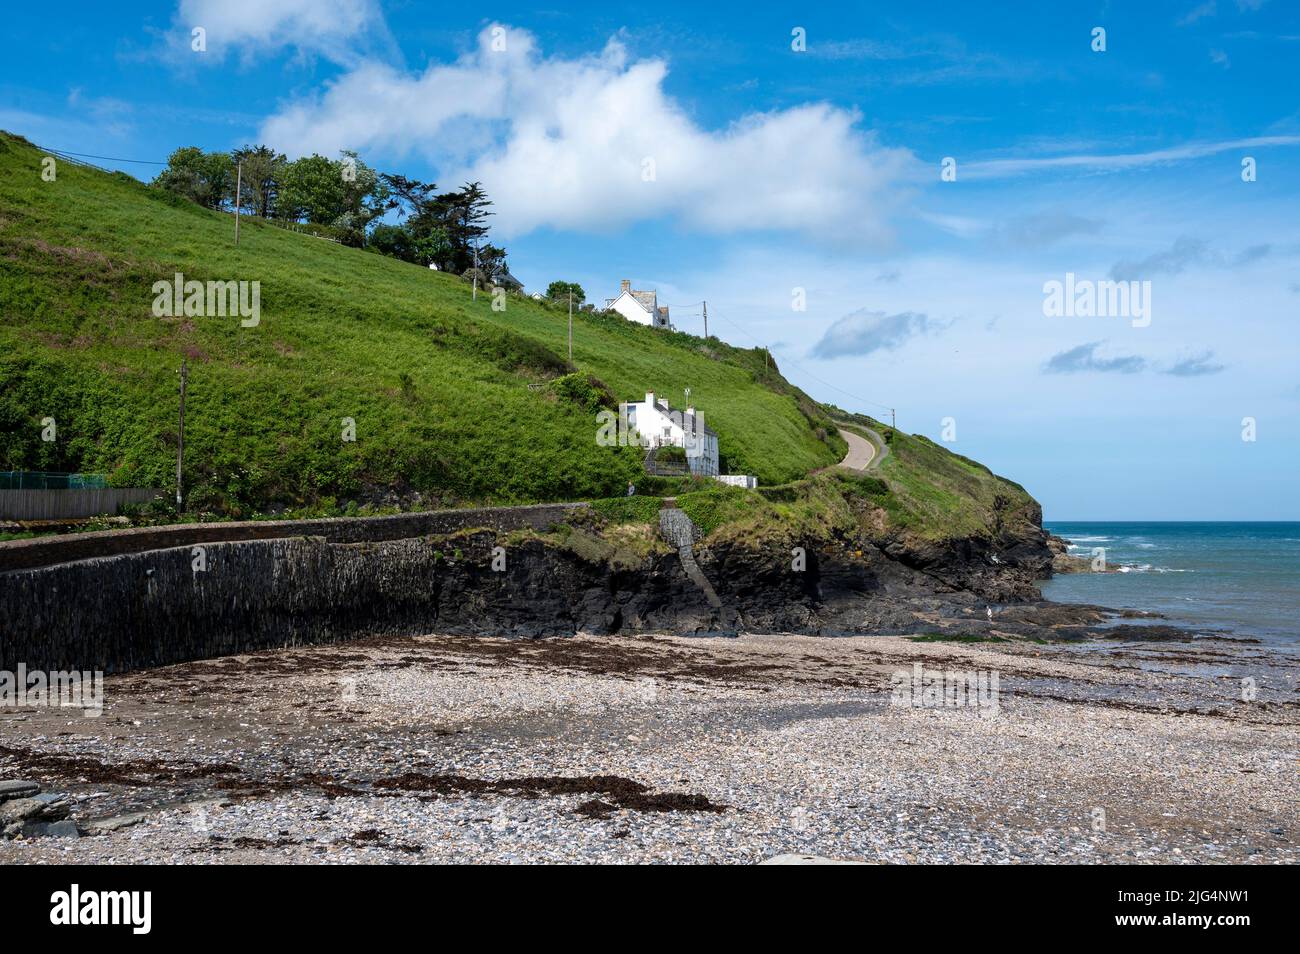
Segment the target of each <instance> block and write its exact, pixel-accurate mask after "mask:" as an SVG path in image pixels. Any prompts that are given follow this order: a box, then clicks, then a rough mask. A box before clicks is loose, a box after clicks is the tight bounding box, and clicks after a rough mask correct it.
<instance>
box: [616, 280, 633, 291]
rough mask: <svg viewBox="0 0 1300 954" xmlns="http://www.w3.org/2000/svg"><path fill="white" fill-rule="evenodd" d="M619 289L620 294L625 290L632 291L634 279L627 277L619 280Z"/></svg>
mask: <svg viewBox="0 0 1300 954" xmlns="http://www.w3.org/2000/svg"><path fill="white" fill-rule="evenodd" d="M618 290H619V293H620V294H622V293H623V292H630V291H631V290H632V279H630V278H625V279H623V280H622V281H621V282H619V283H618Z"/></svg>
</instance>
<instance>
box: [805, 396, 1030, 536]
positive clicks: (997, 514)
mask: <svg viewBox="0 0 1300 954" xmlns="http://www.w3.org/2000/svg"><path fill="white" fill-rule="evenodd" d="M826 410H827V411H828V412H829V413H830V414H831V416H832V417H833V418H834V419H835V420H836V421H839V422H842V424H843V426H845V428H846V429H847V430H852V431H855V432H856V433H861V434H863V436H866V435H865V433H864V429H868V428H869V429H871V430H873V431H875V432H876V433H877V434H880V435H883V436H884V437H885V438H886V440H887V442H888V447H889V453H888V455H886V456H885V457H884V459H883V460H881V462H880V466H879V468H878V469H877V470H875V471H873V472H872V476H870V477H866V478H864V479H863V481H862V482H861V483H862V493H863V495H865V496H867V497H869V498H870V499H871V501H872V502H873V503H874V504H875V505H876V506H878V507H880V508H881V509H882V510H884V511H885V513H886V514H887V515H888V518H889V523H890V524H891V525H892V526H893V527H896V528H899V529H904V530H908V531H911V532H913V533H916V534H919V535H921V536H924V537H930V538H936V539H939V538H958V537H977V536H983V535H985V534H987V533H990V532H992V533H996V532H998V531H1000V530H1001V529H1003V528H1004V527H1009V528H1014V527H1017V526H1024V525H1027V524H1032V525H1037V524H1038V523H1039V522H1040V521H1041V519H1042V514H1041V509H1040V507H1039V505H1038V502H1037V501H1036V500H1034V498H1033V497H1031V496H1030V495H1029V493H1028V491H1026V490H1025V488H1023V487H1021V486H1020V485H1019V484H1017V483H1015V482H1013V481H1010V480H1007V479H1006V478H1005V477H999V476H998V475H997V474H994V473H993V472H992V471H991V470H989V469H988V468H987V467H985V466H984V465H983V464H981V463H979V462H977V461H973V460H971V459H970V458H968V457H963V456H961V455H960V454H954V453H953V452H952V451H950V450H948V449H947V448H945V447H941V446H940V445H938V444H936V443H934V441H932V440H930V439H929V438H928V437H923V436H921V435H919V434H905V433H903V432H902V431H898V430H892V429H891V428H890V427H889V426H888V425H886V424H881V423H880V422H879V421H876V420H874V419H873V418H870V417H868V416H867V415H865V414H851V413H849V412H847V411H842V410H840V409H839V408H837V407H834V406H831V405H827V406H826ZM855 424H856V425H858V426H857V427H855V426H854V425H855ZM873 478H879V479H878V480H873ZM882 481H883V484H884V486H883V487H882V486H880V484H881V482H882Z"/></svg>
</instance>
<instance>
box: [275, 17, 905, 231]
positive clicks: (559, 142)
mask: <svg viewBox="0 0 1300 954" xmlns="http://www.w3.org/2000/svg"><path fill="white" fill-rule="evenodd" d="M498 29H504V28H499V27H498V26H497V25H495V24H494V25H492V26H489V27H487V28H485V29H484V30H483V32H482V33H481V34H480V36H479V43H478V47H477V49H475V50H474V51H473V52H472V53H469V54H467V55H466V56H464V57H462V58H461V59H460V60H458V61H457V62H455V63H453V64H435V65H431V66H430V67H428V68H427V69H426V70H425V71H424V72H423V73H420V74H409V73H406V72H404V71H401V70H397V69H394V68H392V67H389V66H385V65H380V64H377V63H373V62H371V63H366V64H363V65H361V66H359V67H357V68H356V69H354V70H352V71H351V72H349V73H347V74H345V75H344V76H343V77H341V78H340V79H338V80H337V81H335V82H333V83H331V84H329V86H327V88H326V89H325V91H324V92H323V93H322V94H321V95H319V96H317V97H313V98H309V99H307V100H301V101H298V102H295V103H292V104H290V105H288V106H286V107H285V108H284V109H282V110H281V112H280V113H279V114H277V115H276V116H273V117H272V118H271V119H269V120H268V121H267V122H266V123H265V125H264V126H263V129H262V133H261V135H262V138H263V139H264V140H265V141H267V142H269V143H273V144H274V145H275V146H276V148H278V149H282V150H284V151H286V152H289V153H291V154H299V153H309V152H313V151H315V152H321V153H327V154H329V153H334V152H336V151H337V150H338V149H341V148H345V147H346V148H355V149H359V150H374V149H378V150H382V151H386V152H390V153H393V154H396V155H403V154H407V153H410V152H416V153H419V154H421V155H423V156H424V157H425V158H426V159H428V160H429V161H430V162H431V163H432V164H434V165H435V166H436V167H437V168H438V169H439V170H440V178H441V180H442V181H444V182H446V183H447V184H453V183H455V182H458V181H460V180H462V179H478V180H482V182H483V183H484V187H485V188H486V189H487V191H488V193H489V194H490V195H491V196H492V197H493V199H494V200H495V202H496V209H497V218H496V220H495V221H494V226H495V227H496V229H497V230H499V231H500V232H501V233H502V234H503V235H505V236H507V237H509V236H511V235H519V234H521V233H525V232H528V231H531V230H533V229H536V228H539V227H543V226H552V227H558V228H576V229H605V228H619V227H624V226H627V225H630V224H633V223H636V222H641V221H647V220H651V219H656V218H661V217H671V218H674V219H676V220H677V221H680V222H681V223H683V224H685V225H687V226H689V227H692V228H695V229H699V230H703V231H707V232H713V233H727V232H740V231H749V230H780V231H790V232H798V233H803V234H805V235H809V236H814V237H818V238H825V239H827V240H831V241H838V242H843V241H853V242H866V243H883V242H887V241H888V240H889V239H890V237H891V229H890V225H889V220H890V216H891V214H892V213H893V211H894V210H895V209H897V208H898V206H899V203H900V201H901V200H902V199H903V190H901V189H900V185H901V183H902V182H903V181H904V180H906V179H907V178H908V177H909V172H910V170H911V167H912V165H913V163H914V162H915V160H914V158H913V156H912V154H911V153H910V152H909V151H907V150H904V149H891V148H885V147H882V146H881V145H879V144H878V143H877V142H876V139H875V136H874V135H873V134H872V133H870V132H866V131H862V130H861V129H859V128H858V122H859V118H860V117H859V116H858V115H857V114H855V113H853V112H850V111H847V110H844V109H840V108H838V107H835V106H831V105H828V104H824V103H813V104H806V105H801V106H796V107H793V108H790V109H784V110H778V111H773V112H766V113H752V114H748V115H745V116H742V117H740V118H738V119H737V120H736V121H734V122H733V123H732V124H730V125H729V126H728V127H726V128H724V129H720V130H708V129H704V128H702V127H700V126H699V125H698V124H697V123H696V122H695V121H694V120H693V119H692V118H691V117H690V116H689V115H688V114H687V112H686V110H685V109H684V108H683V107H682V106H681V105H679V104H678V103H677V102H676V101H675V100H673V99H672V98H671V97H669V96H668V95H667V94H666V93H665V92H664V88H663V84H664V78H665V76H666V75H667V72H668V66H667V64H666V63H665V62H664V61H662V60H659V59H648V60H633V59H631V58H630V57H629V55H628V51H627V49H626V48H625V47H624V45H623V44H622V43H620V42H618V41H617V40H611V41H610V42H609V43H608V44H607V45H606V47H605V48H604V50H602V51H601V52H600V53H598V54H593V55H588V56H582V57H578V58H574V59H563V58H560V57H552V58H547V57H545V56H543V55H542V54H541V53H540V51H539V50H538V49H537V47H536V44H535V42H534V40H533V37H532V36H531V35H530V34H529V33H527V32H526V31H522V30H516V29H506V30H505V32H504V34H494V31H496V30H498ZM494 35H495V36H497V37H499V38H500V37H504V40H505V50H496V49H494V48H493V39H494ZM647 160H649V161H650V162H652V163H653V178H652V180H651V181H646V174H647V170H648V169H650V164H649V163H648V162H647Z"/></svg>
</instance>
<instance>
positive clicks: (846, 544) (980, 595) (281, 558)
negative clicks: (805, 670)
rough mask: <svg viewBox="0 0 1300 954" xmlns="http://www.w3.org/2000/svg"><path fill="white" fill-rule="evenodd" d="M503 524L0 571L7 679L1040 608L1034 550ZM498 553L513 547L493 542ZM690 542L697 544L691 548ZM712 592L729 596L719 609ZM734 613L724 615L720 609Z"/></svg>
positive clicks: (914, 626) (1041, 548) (928, 626)
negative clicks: (439, 638)
mask: <svg viewBox="0 0 1300 954" xmlns="http://www.w3.org/2000/svg"><path fill="white" fill-rule="evenodd" d="M510 539H511V538H510V537H508V535H505V534H499V533H497V532H495V531H491V530H476V531H466V532H463V533H459V534H454V535H451V536H439V537H418V538H411V539H401V540H385V541H379V542H367V543H331V542H328V541H326V540H324V539H321V538H319V537H300V538H293V539H282V540H253V541H246V542H233V543H209V544H205V554H204V566H205V568H204V569H196V568H195V560H194V557H193V555H192V551H191V549H190V548H188V547H174V548H170V549H165V550H152V551H147V552H143V553H128V554H123V555H120V556H115V557H106V558H101V559H92V560H82V561H77V562H73V563H65V564H60V565H57V566H50V567H42V568H38V569H31V570H19V571H14V572H10V573H0V616H2V617H3V618H4V619H5V621H6V626H5V628H4V630H3V632H0V669H13V668H14V667H15V665H16V664H17V663H19V662H24V663H26V665H27V667H28V668H29V669H46V670H72V669H76V670H91V669H99V670H104V671H108V672H111V671H120V670H126V669H136V668H142V667H148V666H157V665H164V664H168V663H174V662H181V661H185V660H190V659H197V658H206V657H213V656H220V655H225V654H230V653H237V652H247V651H250V650H257V649H267V648H274V647H280V646H291V645H298V644H305V643H320V642H331V641H337V640H343V639H348V638H353V637H356V636H360V635H369V634H394V635H396V634H408V635H414V634H420V633H430V632H440V633H448V634H483V635H493V636H524V637H538V636H561V635H570V634H573V633H578V632H586V633H595V634H610V633H637V632H672V633H681V634H688V635H689V634H700V635H703V634H717V633H733V632H736V631H737V630H745V631H751V632H800V633H812V634H840V633H881V632H886V633H909V632H925V631H933V630H935V629H936V628H950V627H953V626H956V627H962V626H975V625H980V626H986V625H987V622H988V621H987V620H986V619H983V618H982V616H981V614H982V613H983V612H984V607H985V605H986V604H987V603H988V602H990V601H993V602H1009V601H1018V602H1025V601H1030V600H1033V599H1035V598H1036V596H1037V594H1036V591H1035V590H1034V589H1033V585H1032V581H1033V578H1034V576H1035V575H1039V574H1041V573H1042V572H1043V571H1044V570H1046V569H1047V568H1048V567H1049V566H1050V555H1049V554H1050V551H1048V550H1047V549H1046V546H1045V544H1042V543H1041V542H1040V541H1035V540H1033V539H1014V538H1007V539H1005V540H1003V541H1000V542H999V543H994V542H987V543H985V542H979V541H963V542H960V543H954V544H946V545H929V544H927V545H920V546H917V545H909V544H908V543H907V542H906V541H903V540H890V541H887V542H886V543H885V544H884V545H877V544H873V543H866V542H862V541H855V540H841V541H821V542H817V543H809V545H808V546H807V547H806V548H804V552H803V554H802V556H801V559H796V558H794V554H793V548H791V547H788V546H785V545H784V544H781V545H777V544H772V545H771V546H769V547H767V548H758V549H754V548H752V547H750V546H741V545H718V546H715V547H712V548H709V547H700V546H697V547H696V548H695V552H694V558H695V562H696V564H697V569H698V571H699V573H700V574H702V575H703V577H704V578H705V579H706V581H707V582H708V583H709V584H710V587H701V586H700V585H699V581H698V580H697V579H695V578H694V575H693V574H692V573H690V572H689V569H688V567H687V566H686V565H685V563H684V561H683V559H682V557H681V555H680V553H677V552H669V553H662V552H653V553H651V554H650V555H648V556H644V557H641V558H639V563H638V562H635V561H634V562H633V564H632V565H628V564H627V563H626V562H619V561H615V560H609V559H605V558H601V557H598V556H593V555H591V554H589V553H588V554H584V553H583V551H582V550H581V549H575V548H574V547H572V546H565V545H562V543H563V541H562V538H552V537H549V536H537V535H531V536H528V535H525V536H524V537H523V538H522V539H518V540H517V542H514V543H510V542H509V540H510ZM498 547H500V549H495V548H498ZM688 549H689V548H688ZM710 589H712V591H713V592H714V594H715V595H716V597H717V599H716V600H714V599H712V598H710V595H709V590H710ZM719 603H720V604H721V605H718V604H719Z"/></svg>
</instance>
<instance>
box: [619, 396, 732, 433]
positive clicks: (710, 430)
mask: <svg viewBox="0 0 1300 954" xmlns="http://www.w3.org/2000/svg"><path fill="white" fill-rule="evenodd" d="M642 401H644V399H642ZM642 401H624V402H623V403H624V404H640V403H642ZM655 403H656V404H658V405H659V409H660V410H663V407H664V405H666V404H667V405H668V412H669V413H670V414H678V415H680V416H681V419H682V421H683V423H685V421H686V418H687V416H688V415H687V414H686V412H685V411H683V410H682V409H681V408H677V407H673V406H672V405H671V404H668V402H667V401H665V400H664V399H663V398H661V397H659V396H658V395H655ZM698 413H699V416H700V420H701V421H703V420H704V412H703V411H699V412H698ZM704 433H705V434H710V435H712V436H713V437H717V436H718V432H717V431H715V430H714V429H713V428H711V427H709V424H708V422H707V421H704Z"/></svg>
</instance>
